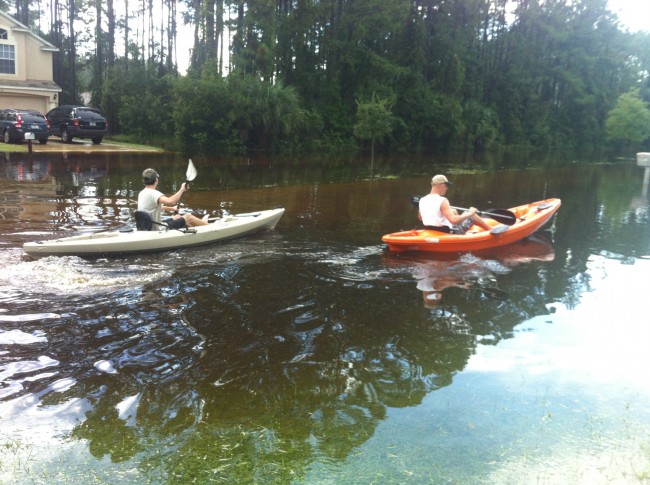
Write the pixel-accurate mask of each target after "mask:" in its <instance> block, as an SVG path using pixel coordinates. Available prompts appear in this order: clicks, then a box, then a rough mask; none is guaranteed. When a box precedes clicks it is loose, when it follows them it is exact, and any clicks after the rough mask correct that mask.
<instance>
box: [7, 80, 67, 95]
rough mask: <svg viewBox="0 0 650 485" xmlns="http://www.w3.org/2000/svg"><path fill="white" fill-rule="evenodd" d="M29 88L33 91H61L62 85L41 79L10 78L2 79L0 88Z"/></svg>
mask: <svg viewBox="0 0 650 485" xmlns="http://www.w3.org/2000/svg"><path fill="white" fill-rule="evenodd" d="M7 88H9V89H16V88H20V89H29V90H33V91H56V92H61V87H59V85H58V84H57V83H55V82H54V81H40V80H31V79H28V80H27V81H14V80H10V79H0V89H7Z"/></svg>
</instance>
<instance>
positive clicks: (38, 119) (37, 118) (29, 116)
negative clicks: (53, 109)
mask: <svg viewBox="0 0 650 485" xmlns="http://www.w3.org/2000/svg"><path fill="white" fill-rule="evenodd" d="M19 114H20V118H21V119H22V120H23V121H24V122H27V123H44V122H45V117H44V116H43V115H41V114H38V113H19Z"/></svg>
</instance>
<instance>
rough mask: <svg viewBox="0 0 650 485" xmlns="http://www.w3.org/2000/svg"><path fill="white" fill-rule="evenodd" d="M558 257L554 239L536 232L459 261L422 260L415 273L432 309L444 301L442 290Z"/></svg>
mask: <svg viewBox="0 0 650 485" xmlns="http://www.w3.org/2000/svg"><path fill="white" fill-rule="evenodd" d="M554 259H555V251H554V249H553V245H552V244H551V243H550V241H549V240H548V239H546V238H545V237H543V236H541V235H533V236H531V237H529V238H526V239H524V240H522V241H519V242H517V243H514V244H511V245H509V246H507V247H504V248H495V249H490V250H484V251H478V252H476V253H475V254H473V255H464V256H462V257H461V258H460V259H458V260H452V261H450V260H442V261H441V260H424V261H423V260H420V261H418V262H415V263H414V265H415V266H414V268H413V270H412V274H413V277H414V278H415V279H416V280H417V289H418V290H420V291H421V292H422V298H423V300H424V306H426V307H429V308H430V307H433V306H435V305H438V304H439V303H440V301H441V299H442V291H443V290H445V289H447V288H465V289H472V288H476V287H477V285H478V286H479V287H480V286H481V283H480V282H483V283H485V282H492V281H493V280H494V274H495V273H504V272H507V271H508V268H511V267H514V266H516V265H518V264H524V263H530V262H532V261H543V262H548V261H553V260H554ZM495 262H496V263H497V265H495V264H494V263H495ZM483 290H484V291H486V292H487V293H490V294H493V295H496V294H500V293H502V292H500V290H498V289H497V288H496V287H495V288H483Z"/></svg>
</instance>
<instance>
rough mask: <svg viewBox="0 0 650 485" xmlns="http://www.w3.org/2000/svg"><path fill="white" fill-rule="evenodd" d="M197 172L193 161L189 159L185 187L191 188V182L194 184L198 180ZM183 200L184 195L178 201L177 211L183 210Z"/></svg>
mask: <svg viewBox="0 0 650 485" xmlns="http://www.w3.org/2000/svg"><path fill="white" fill-rule="evenodd" d="M196 175H197V172H196V167H195V166H194V164H193V163H192V159H191V158H190V159H189V163H188V164H187V170H186V171H185V185H187V187H188V188H189V186H190V182H192V181H193V180H194V179H195V178H196ZM182 198H183V194H181V198H180V199H178V204H176V210H178V209H180V208H181V199H182Z"/></svg>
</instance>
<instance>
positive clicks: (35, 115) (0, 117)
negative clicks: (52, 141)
mask: <svg viewBox="0 0 650 485" xmlns="http://www.w3.org/2000/svg"><path fill="white" fill-rule="evenodd" d="M49 128H50V125H49V124H48V122H47V120H46V119H45V116H43V115H42V114H41V113H39V112H38V111H35V110H32V109H3V110H0V135H2V139H3V140H4V142H5V143H11V142H13V141H20V140H24V139H25V133H34V139H36V140H38V141H39V143H40V144H41V145H45V144H46V143H47V138H48V137H49V136H50V131H49Z"/></svg>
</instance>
